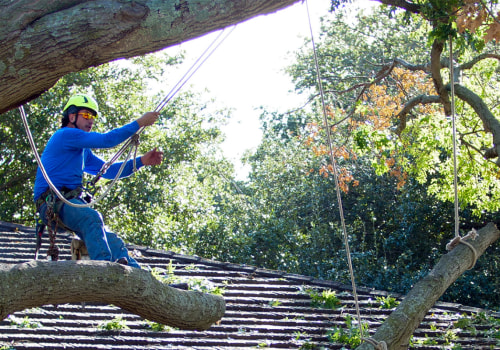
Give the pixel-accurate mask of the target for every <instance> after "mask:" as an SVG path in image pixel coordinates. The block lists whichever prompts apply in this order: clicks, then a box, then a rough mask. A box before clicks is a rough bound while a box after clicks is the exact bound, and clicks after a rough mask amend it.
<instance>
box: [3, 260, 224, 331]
mask: <svg viewBox="0 0 500 350" xmlns="http://www.w3.org/2000/svg"><path fill="white" fill-rule="evenodd" d="M82 301H87V302H101V303H107V304H114V305H117V306H119V307H121V308H122V309H124V310H127V311H130V312H132V313H134V314H137V315H139V316H142V317H144V318H146V319H148V320H151V321H155V322H158V323H161V324H166V325H169V326H172V327H178V328H181V329H193V330H204V329H208V328H210V326H211V325H212V324H214V323H216V322H217V321H219V320H220V319H221V318H222V316H223V315H224V313H225V308H226V306H225V302H224V299H223V298H222V297H219V296H215V295H211V294H203V293H199V292H193V291H183V290H178V289H175V288H172V287H169V286H166V285H164V284H162V283H161V282H160V281H158V280H157V279H156V278H154V277H153V276H152V275H151V273H149V272H147V271H145V270H140V269H135V268H131V267H128V266H124V265H119V264H115V263H111V262H104V261H90V260H88V261H85V260H80V261H71V260H70V261H58V262H50V261H40V260H38V261H36V260H34V261H31V262H28V263H23V264H18V265H5V264H0V320H3V319H4V318H5V317H7V315H9V314H10V313H13V312H15V311H20V310H24V309H26V308H31V307H36V306H42V305H47V304H63V303H74V302H82Z"/></svg>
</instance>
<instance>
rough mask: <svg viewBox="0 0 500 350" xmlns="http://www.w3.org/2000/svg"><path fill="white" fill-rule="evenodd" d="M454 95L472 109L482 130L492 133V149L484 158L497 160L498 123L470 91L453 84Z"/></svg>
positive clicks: (499, 151)
mask: <svg viewBox="0 0 500 350" xmlns="http://www.w3.org/2000/svg"><path fill="white" fill-rule="evenodd" d="M455 94H456V96H457V97H458V98H460V99H461V100H462V101H464V102H466V103H467V104H468V105H469V106H471V107H472V109H474V111H475V112H476V114H477V115H478V117H479V118H480V119H481V121H482V122H483V126H484V129H485V130H486V131H487V132H491V133H492V135H493V147H492V148H491V149H490V150H488V151H487V152H486V153H485V157H487V158H489V159H491V158H497V157H498V156H499V155H500V121H498V119H497V118H496V117H495V116H494V115H493V113H491V111H490V109H489V108H488V106H487V105H486V103H485V102H484V101H483V99H482V98H481V97H479V96H478V95H476V94H475V93H474V92H472V91H471V90H469V89H467V88H466V87H464V86H462V85H460V84H455ZM496 163H497V165H498V166H500V158H498V159H497V161H496Z"/></svg>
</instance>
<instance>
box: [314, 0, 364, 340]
mask: <svg viewBox="0 0 500 350" xmlns="http://www.w3.org/2000/svg"><path fill="white" fill-rule="evenodd" d="M305 3H306V9H307V17H308V20H309V30H310V33H311V43H312V46H313V53H314V64H315V68H316V76H317V79H318V87H319V91H320V96H321V106H322V110H323V119H324V124H325V129H326V136H327V142H328V147H329V154H330V160H331V162H332V167H333V174H334V180H335V191H336V194H337V203H338V206H339V215H340V222H341V225H342V232H343V235H344V244H345V249H346V254H347V263H348V266H349V274H350V276H351V285H352V292H353V295H354V301H355V306H356V314H357V318H358V326H359V334H360V337H361V338H363V327H362V325H361V312H360V310H359V301H358V294H357V292H356V282H355V280H354V269H353V267H352V259H351V252H350V249H349V241H348V236H347V228H346V224H345V218H344V210H343V206H342V195H341V193H340V185H339V174H338V169H337V162H336V160H335V156H334V153H333V146H332V144H333V143H332V135H331V130H330V127H329V124H328V117H327V112H326V104H325V96H324V95H325V93H324V90H323V84H322V83H321V76H320V71H319V63H318V56H317V53H316V44H315V42H314V34H313V30H312V24H311V15H310V13H309V2H308V0H306V1H305Z"/></svg>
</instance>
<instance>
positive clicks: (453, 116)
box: [446, 35, 478, 270]
mask: <svg viewBox="0 0 500 350" xmlns="http://www.w3.org/2000/svg"><path fill="white" fill-rule="evenodd" d="M449 46H450V58H449V61H450V87H451V89H450V92H451V124H452V136H453V190H454V196H455V198H454V205H455V207H454V209H455V212H454V213H455V238H453V240H451V241H450V242H449V243H448V244H447V245H446V250H452V249H453V248H455V247H456V246H457V245H458V244H460V243H462V244H464V245H466V246H467V247H469V248H470V249H471V251H472V254H473V260H472V263H471V265H470V267H469V270H470V269H472V268H473V267H474V266H475V265H476V261H477V257H478V256H477V255H478V254H477V251H476V249H475V248H474V246H473V245H472V244H470V243H469V242H467V241H466V240H467V239H469V238H470V239H471V240H475V239H476V237H477V231H476V230H474V229H473V230H472V231H470V232H469V233H468V234H467V235H466V236H464V237H460V215H459V210H458V209H459V202H458V175H457V167H458V166H457V136H456V135H457V126H456V113H455V77H454V75H455V74H454V71H453V69H454V68H453V39H452V37H451V35H450V45H449Z"/></svg>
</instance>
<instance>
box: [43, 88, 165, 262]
mask: <svg viewBox="0 0 500 350" xmlns="http://www.w3.org/2000/svg"><path fill="white" fill-rule="evenodd" d="M98 114H99V107H98V105H97V102H96V101H95V100H94V99H93V98H92V97H91V96H89V95H85V94H77V95H74V96H72V97H71V98H70V99H69V101H68V103H67V104H66V106H65V107H64V109H63V118H62V125H61V128H60V129H59V130H57V131H56V132H55V133H54V135H52V137H51V138H50V140H49V142H48V143H47V146H46V147H45V150H44V152H43V154H42V164H43V166H44V168H45V170H46V172H47V175H48V177H49V179H50V180H51V182H52V183H53V184H54V186H55V187H56V188H57V189H58V190H59V191H61V192H62V193H64V194H65V197H66V198H67V199H68V200H69V201H70V202H72V203H77V204H85V203H86V202H85V201H84V200H83V199H82V198H81V197H80V191H78V189H79V188H81V187H82V181H83V172H86V173H89V174H91V175H95V174H97V173H98V172H99V170H101V167H102V165H103V164H104V163H105V162H104V161H103V160H102V159H100V158H99V157H97V156H95V155H94V154H93V153H92V151H91V149H92V148H109V147H114V146H116V145H118V144H120V143H122V142H123V141H125V140H126V139H128V138H129V137H130V136H132V135H133V134H134V133H135V132H136V131H137V130H139V128H141V127H146V126H150V125H152V124H154V123H155V122H156V120H157V119H158V116H159V113H157V112H147V113H145V114H144V115H143V116H142V117H140V118H139V119H137V120H135V121H133V122H131V123H129V124H126V125H124V126H122V127H120V128H116V129H113V130H111V131H109V132H107V133H96V132H91V130H92V126H93V125H94V121H95V120H96V118H97V117H98ZM162 158H163V152H160V151H157V150H156V148H155V149H153V150H151V151H149V152H147V153H145V154H144V155H143V156H141V157H137V159H136V167H137V168H141V167H142V166H145V165H158V164H161V162H162ZM121 165H122V163H115V164H113V165H111V166H110V167H109V169H108V170H107V171H106V173H105V174H104V175H103V177H104V178H108V179H113V178H114V177H115V176H116V174H117V173H118V171H119V168H120V166H121ZM132 173H133V160H132V159H131V160H129V161H128V162H127V164H126V165H125V167H124V169H123V172H122V174H121V176H120V177H126V176H129V175H131V174H132ZM50 194H51V190H50V188H49V185H48V184H47V182H46V181H45V178H44V177H43V175H42V172H41V170H40V168H38V170H37V175H36V180H35V188H34V199H35V203H36V205H37V210H38V212H39V214H40V217H41V218H42V220H43V221H44V223H45V224H51V223H48V222H47V218H46V212H47V208H48V205H50V204H49V203H47V198H54V196H50ZM58 204H59V205H55V206H53V208H54V211H55V214H57V215H58V217H59V220H60V221H61V222H62V224H63V225H64V226H65V227H66V228H68V229H69V230H71V231H73V232H75V233H76V234H77V235H78V236H79V237H80V239H82V240H83V241H84V242H85V245H86V246H87V250H88V252H89V256H90V259H92V260H107V261H114V262H118V263H121V264H125V265H130V266H132V267H137V268H140V266H139V264H138V263H137V261H135V259H134V258H132V257H130V256H129V254H128V250H127V248H126V247H125V244H124V242H123V240H122V239H121V238H119V237H118V236H117V235H116V234H115V233H113V232H108V231H107V230H106V229H105V227H104V222H103V219H102V216H101V214H100V213H99V212H97V211H96V210H94V209H92V208H90V207H86V208H81V207H80V208H78V207H73V206H71V205H68V204H65V203H62V202H59V203H58ZM61 204H62V205H61Z"/></svg>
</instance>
